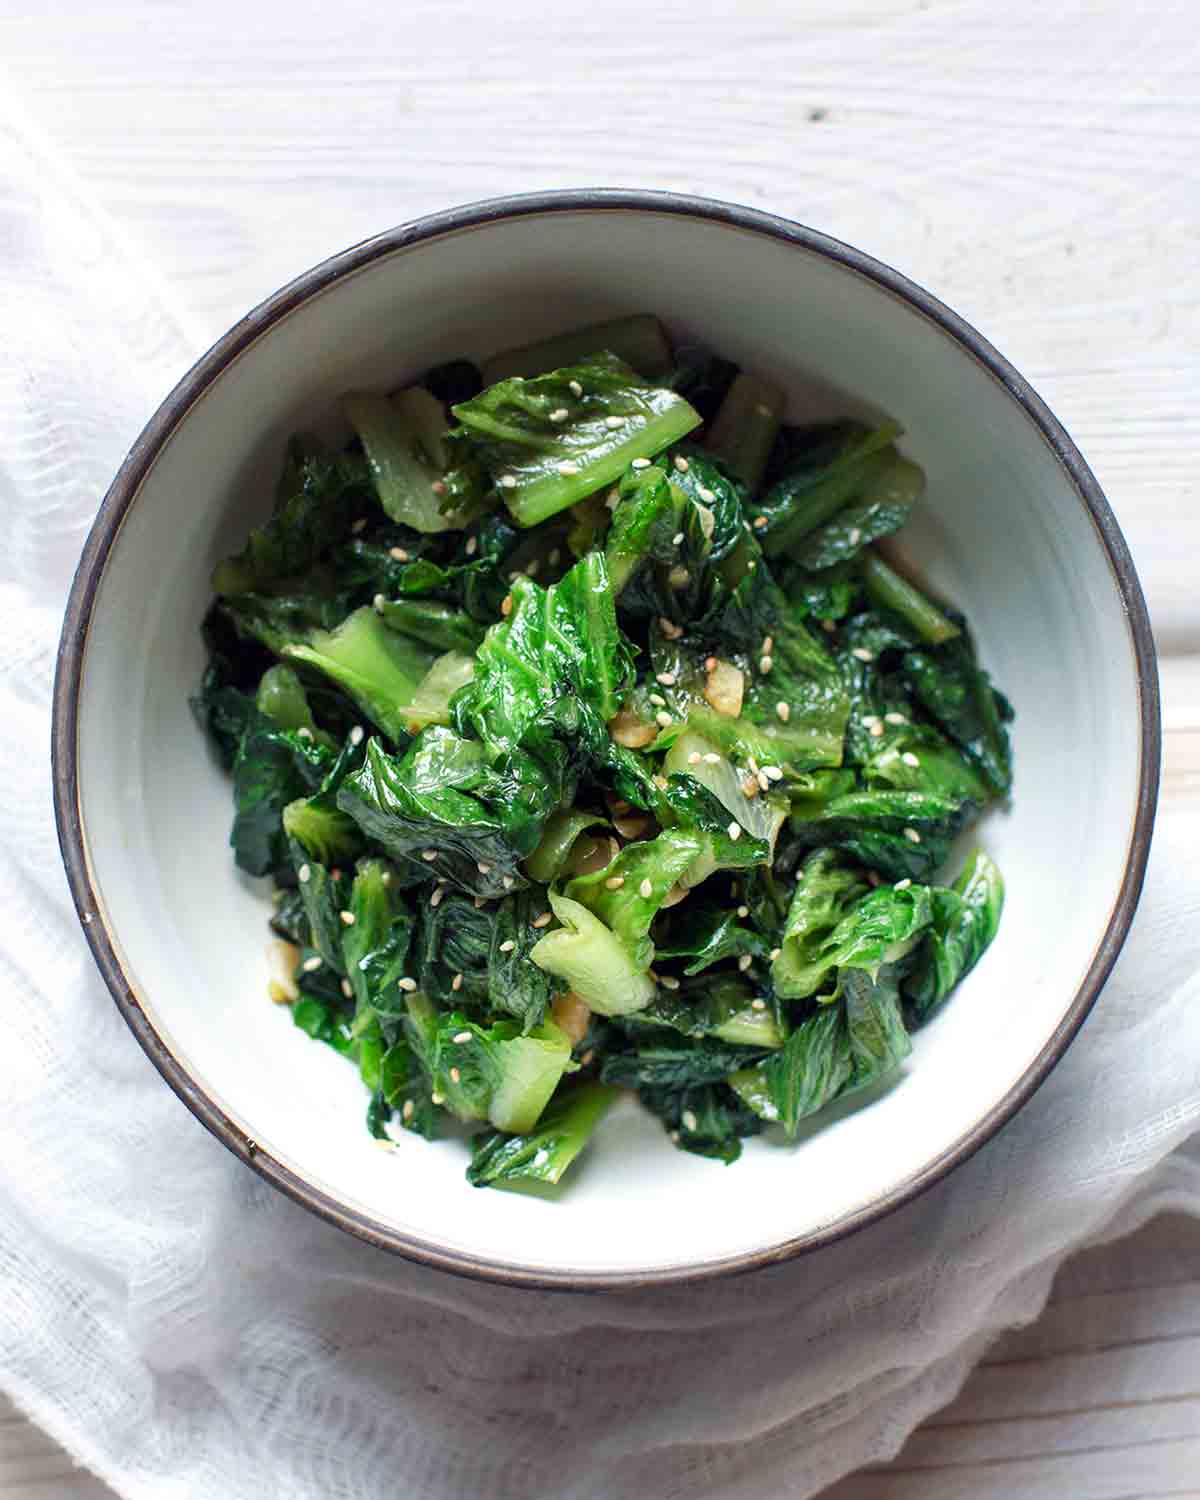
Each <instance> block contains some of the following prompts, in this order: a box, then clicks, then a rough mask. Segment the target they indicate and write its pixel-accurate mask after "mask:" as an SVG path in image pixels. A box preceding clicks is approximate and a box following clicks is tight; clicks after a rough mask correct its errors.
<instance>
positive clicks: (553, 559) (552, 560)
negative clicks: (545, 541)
mask: <svg viewBox="0 0 1200 1500" xmlns="http://www.w3.org/2000/svg"><path fill="white" fill-rule="evenodd" d="M561 556H562V553H561V552H560V551H559V550H558V548H557V547H555V548H553V550H552V551H551V553H550V556H549V557H548V558H547V559H546V561H547V562H548V563H549V564H550V566H551V567H552V568H556V567H558V560H559V558H560V557H561Z"/></svg>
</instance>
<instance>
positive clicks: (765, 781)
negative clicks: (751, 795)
mask: <svg viewBox="0 0 1200 1500" xmlns="http://www.w3.org/2000/svg"><path fill="white" fill-rule="evenodd" d="M755 779H756V780H757V782H758V789H759V791H760V792H769V791H770V790H771V779H770V777H769V776H768V775H767V773H766V772H765V771H759V773H758V775H757V777H756V778H755Z"/></svg>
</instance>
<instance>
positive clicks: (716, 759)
mask: <svg viewBox="0 0 1200 1500" xmlns="http://www.w3.org/2000/svg"><path fill="white" fill-rule="evenodd" d="M704 763H705V765H707V766H719V765H720V764H721V757H720V756H719V755H718V754H717V752H716V751H715V750H706V751H705V752H704Z"/></svg>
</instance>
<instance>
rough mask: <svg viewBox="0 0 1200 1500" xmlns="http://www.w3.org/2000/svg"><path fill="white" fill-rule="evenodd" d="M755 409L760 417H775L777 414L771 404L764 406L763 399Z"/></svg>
mask: <svg viewBox="0 0 1200 1500" xmlns="http://www.w3.org/2000/svg"><path fill="white" fill-rule="evenodd" d="M755 410H756V411H757V412H758V414H759V416H760V417H773V416H774V415H775V413H774V412H773V411H772V410H771V408H770V407H769V406H764V405H763V403H762V402H761V401H760V402H759V403H758V406H757V407H756V408H755Z"/></svg>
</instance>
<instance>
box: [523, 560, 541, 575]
mask: <svg viewBox="0 0 1200 1500" xmlns="http://www.w3.org/2000/svg"><path fill="white" fill-rule="evenodd" d="M541 565H542V560H541V558H540V557H535V558H534V559H533V561H532V562H531V563H530V564H529V566H528V567H527V568H526V569H525V577H526V578H534V577H536V576H537V571H538V569H539V568H540V567H541Z"/></svg>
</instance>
